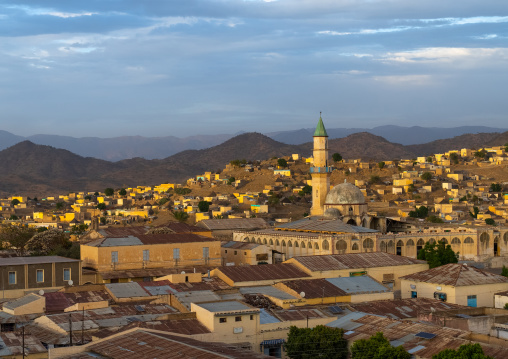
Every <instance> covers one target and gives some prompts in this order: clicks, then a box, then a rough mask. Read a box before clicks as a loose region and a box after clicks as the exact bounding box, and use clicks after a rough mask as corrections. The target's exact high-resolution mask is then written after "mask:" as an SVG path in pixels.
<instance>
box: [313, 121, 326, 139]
mask: <svg viewBox="0 0 508 359" xmlns="http://www.w3.org/2000/svg"><path fill="white" fill-rule="evenodd" d="M314 137H328V133H326V129H325V125H324V124H323V119H322V118H321V116H319V122H318V124H317V127H316V131H314Z"/></svg>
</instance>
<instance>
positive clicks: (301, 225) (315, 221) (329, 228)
mask: <svg viewBox="0 0 508 359" xmlns="http://www.w3.org/2000/svg"><path fill="white" fill-rule="evenodd" d="M276 230H279V231H295V232H298V231H309V232H325V233H378V232H379V231H377V230H375V229H369V228H365V227H358V226H352V225H349V224H346V223H344V222H343V221H342V220H340V219H327V218H325V217H320V216H312V217H305V218H303V219H300V220H298V221H294V222H289V223H285V224H282V225H280V226H278V227H277V228H276Z"/></svg>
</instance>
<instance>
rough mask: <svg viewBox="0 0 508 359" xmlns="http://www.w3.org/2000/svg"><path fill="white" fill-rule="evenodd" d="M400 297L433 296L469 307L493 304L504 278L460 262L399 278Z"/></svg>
mask: <svg viewBox="0 0 508 359" xmlns="http://www.w3.org/2000/svg"><path fill="white" fill-rule="evenodd" d="M400 280H401V295H402V298H403V299H404V298H417V297H423V298H435V299H440V300H443V301H445V302H449V303H454V304H460V305H467V306H469V307H494V294H495V293H499V292H503V291H506V290H508V278H507V277H504V276H501V275H497V274H493V273H490V272H485V271H482V270H480V269H477V268H474V267H471V266H466V265H464V264H456V263H452V264H446V265H444V266H440V267H436V268H432V269H429V270H426V271H423V272H419V273H413V274H409V275H406V276H404V277H401V278H400Z"/></svg>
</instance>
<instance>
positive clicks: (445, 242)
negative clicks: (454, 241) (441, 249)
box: [439, 237, 448, 244]
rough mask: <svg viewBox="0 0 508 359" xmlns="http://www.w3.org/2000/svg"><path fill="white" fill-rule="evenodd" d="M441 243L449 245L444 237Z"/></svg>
mask: <svg viewBox="0 0 508 359" xmlns="http://www.w3.org/2000/svg"><path fill="white" fill-rule="evenodd" d="M439 242H441V243H444V244H448V240H447V239H446V238H444V237H443V238H441V239H440V240H439Z"/></svg>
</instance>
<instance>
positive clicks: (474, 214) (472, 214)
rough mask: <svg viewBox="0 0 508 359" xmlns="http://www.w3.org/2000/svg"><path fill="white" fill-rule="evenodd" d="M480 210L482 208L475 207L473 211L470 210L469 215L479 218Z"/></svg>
mask: <svg viewBox="0 0 508 359" xmlns="http://www.w3.org/2000/svg"><path fill="white" fill-rule="evenodd" d="M479 212H480V209H479V208H478V207H476V206H475V207H473V212H471V211H469V215H470V216H471V217H473V218H478V213H479Z"/></svg>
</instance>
